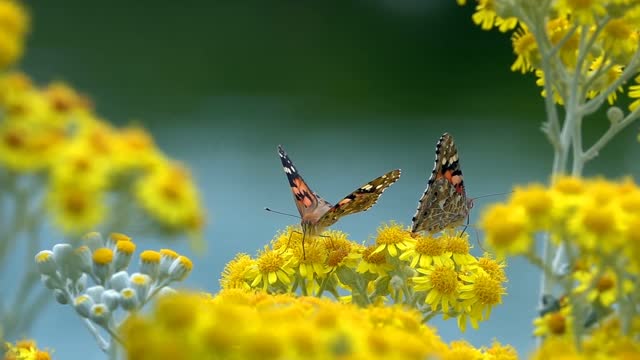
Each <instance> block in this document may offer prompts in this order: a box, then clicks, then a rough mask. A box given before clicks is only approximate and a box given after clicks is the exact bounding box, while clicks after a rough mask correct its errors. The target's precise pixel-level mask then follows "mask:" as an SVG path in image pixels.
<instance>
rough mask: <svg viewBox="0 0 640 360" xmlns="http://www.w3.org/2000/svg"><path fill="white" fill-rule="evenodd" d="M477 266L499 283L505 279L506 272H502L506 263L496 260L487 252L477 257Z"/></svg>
mask: <svg viewBox="0 0 640 360" xmlns="http://www.w3.org/2000/svg"><path fill="white" fill-rule="evenodd" d="M478 266H479V267H480V268H481V269H482V270H484V271H485V272H486V273H487V274H489V276H491V278H492V279H495V280H497V281H499V282H501V283H503V282H506V281H507V274H505V272H504V268H505V267H506V264H505V263H504V262H498V261H496V260H494V259H492V258H491V255H490V254H489V253H485V254H484V255H483V256H482V257H481V258H479V259H478Z"/></svg>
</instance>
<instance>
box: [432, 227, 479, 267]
mask: <svg viewBox="0 0 640 360" xmlns="http://www.w3.org/2000/svg"><path fill="white" fill-rule="evenodd" d="M440 239H442V241H446V248H445V249H446V250H445V251H446V252H449V253H451V257H452V258H453V261H454V262H455V263H456V265H474V264H475V263H477V262H478V260H477V259H476V258H475V257H474V256H473V255H471V254H469V250H470V249H471V245H469V234H467V233H464V234H459V235H458V234H457V233H455V232H453V233H452V232H449V233H445V234H443V236H442V237H440Z"/></svg>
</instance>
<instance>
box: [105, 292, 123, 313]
mask: <svg viewBox="0 0 640 360" xmlns="http://www.w3.org/2000/svg"><path fill="white" fill-rule="evenodd" d="M119 300H120V293H118V292H117V291H115V290H113V289H109V290H106V291H105V292H103V293H102V301H101V302H102V303H103V304H105V305H107V307H108V308H109V310H110V311H113V310H115V309H116V308H117V307H118V301H119Z"/></svg>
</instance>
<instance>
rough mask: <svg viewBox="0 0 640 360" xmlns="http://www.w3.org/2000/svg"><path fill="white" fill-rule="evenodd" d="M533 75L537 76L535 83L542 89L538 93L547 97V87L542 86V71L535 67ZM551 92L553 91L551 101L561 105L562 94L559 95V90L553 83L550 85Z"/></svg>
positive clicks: (543, 82) (562, 101)
mask: <svg viewBox="0 0 640 360" xmlns="http://www.w3.org/2000/svg"><path fill="white" fill-rule="evenodd" d="M535 75H536V77H537V79H536V85H538V86H540V87H542V88H543V89H542V91H541V92H540V95H541V96H542V97H547V89H546V88H545V87H544V84H545V81H544V72H543V71H542V70H540V69H536V70H535ZM551 92H552V93H553V101H554V102H555V103H556V104H559V105H563V104H564V100H563V99H562V95H560V92H559V91H558V89H557V88H556V86H555V85H552V87H551Z"/></svg>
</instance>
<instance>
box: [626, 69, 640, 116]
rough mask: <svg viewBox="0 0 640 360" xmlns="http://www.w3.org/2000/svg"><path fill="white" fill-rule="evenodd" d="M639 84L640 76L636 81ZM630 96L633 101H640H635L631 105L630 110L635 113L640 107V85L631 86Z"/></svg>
mask: <svg viewBox="0 0 640 360" xmlns="http://www.w3.org/2000/svg"><path fill="white" fill-rule="evenodd" d="M635 81H636V83H637V84H640V76H637V77H636V79H635ZM628 95H629V97H630V98H632V99H638V100H635V101H633V102H632V103H631V104H630V105H629V110H631V111H635V110H636V109H637V108H638V107H640V85H631V86H629V92H628Z"/></svg>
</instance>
